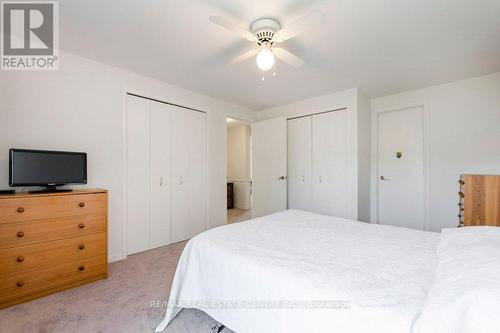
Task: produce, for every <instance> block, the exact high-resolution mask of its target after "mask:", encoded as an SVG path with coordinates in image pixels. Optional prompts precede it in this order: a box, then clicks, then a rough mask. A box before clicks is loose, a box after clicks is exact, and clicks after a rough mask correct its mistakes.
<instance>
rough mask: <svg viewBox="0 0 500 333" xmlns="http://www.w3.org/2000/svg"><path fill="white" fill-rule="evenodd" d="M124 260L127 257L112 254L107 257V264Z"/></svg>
mask: <svg viewBox="0 0 500 333" xmlns="http://www.w3.org/2000/svg"><path fill="white" fill-rule="evenodd" d="M126 258H127V256H123V255H122V254H121V253H118V254H112V255H109V256H108V263H112V262H115V261H120V260H123V259H126Z"/></svg>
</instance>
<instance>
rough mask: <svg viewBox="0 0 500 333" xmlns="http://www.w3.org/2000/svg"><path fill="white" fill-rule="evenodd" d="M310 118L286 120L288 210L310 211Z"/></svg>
mask: <svg viewBox="0 0 500 333" xmlns="http://www.w3.org/2000/svg"><path fill="white" fill-rule="evenodd" d="M311 126H312V117H310V116H309V117H303V118H297V119H291V120H288V131H287V133H288V208H289V209H302V210H307V211H311V210H312V183H311V180H312V179H311V177H312V156H311V154H312V132H311Z"/></svg>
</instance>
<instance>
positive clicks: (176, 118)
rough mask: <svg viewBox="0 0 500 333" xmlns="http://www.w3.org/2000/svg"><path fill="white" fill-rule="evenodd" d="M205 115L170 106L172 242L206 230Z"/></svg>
mask: <svg viewBox="0 0 500 333" xmlns="http://www.w3.org/2000/svg"><path fill="white" fill-rule="evenodd" d="M205 173H206V115H205V114H204V113H201V112H196V111H189V110H185V109H181V108H177V107H172V242H178V241H181V240H185V239H188V238H191V237H193V236H195V235H197V234H199V233H200V232H202V231H204V230H205V228H206V224H205V215H206V214H205V210H206V208H205V198H206V189H205V179H206V176H205Z"/></svg>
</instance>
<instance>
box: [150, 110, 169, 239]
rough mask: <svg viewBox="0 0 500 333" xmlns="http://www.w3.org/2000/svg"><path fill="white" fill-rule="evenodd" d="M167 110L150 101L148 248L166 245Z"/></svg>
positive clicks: (167, 227)
mask: <svg viewBox="0 0 500 333" xmlns="http://www.w3.org/2000/svg"><path fill="white" fill-rule="evenodd" d="M170 118H171V110H170V106H169V105H166V104H163V103H158V102H153V101H152V102H151V178H150V184H151V187H150V193H151V201H150V204H151V206H150V207H151V219H150V221H151V230H150V239H151V243H150V245H151V246H150V247H151V248H155V247H159V246H164V245H167V244H170V242H171V240H170V227H171V226H170V207H171V205H170V191H171V185H172V184H171V168H170V163H171V142H170V140H171V139H170V137H171V134H172V133H171V119H170Z"/></svg>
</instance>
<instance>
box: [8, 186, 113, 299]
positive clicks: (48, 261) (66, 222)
mask: <svg viewBox="0 0 500 333" xmlns="http://www.w3.org/2000/svg"><path fill="white" fill-rule="evenodd" d="M107 220H108V193H107V191H105V190H100V189H96V190H75V191H72V192H59V193H44V194H27V193H22V194H14V195H0V308H5V307H8V306H11V305H13V304H17V303H21V302H25V301H27V300H30V299H33V298H38V297H41V296H44V295H48V294H52V293H55V292H58V291H61V290H64V289H68V288H72V287H76V286H79V285H81V284H84V283H87V282H91V281H95V280H98V279H103V278H106V277H107V274H108V256H107V254H108V250H107V247H108V235H107Z"/></svg>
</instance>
